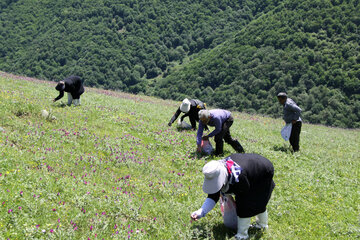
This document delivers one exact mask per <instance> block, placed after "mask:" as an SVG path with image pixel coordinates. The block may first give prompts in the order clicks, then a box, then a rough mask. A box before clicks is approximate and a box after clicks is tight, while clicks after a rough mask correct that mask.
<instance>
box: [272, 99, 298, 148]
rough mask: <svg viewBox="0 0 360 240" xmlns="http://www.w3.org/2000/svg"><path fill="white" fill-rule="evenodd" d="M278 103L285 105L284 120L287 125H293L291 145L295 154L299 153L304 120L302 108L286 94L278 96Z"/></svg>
mask: <svg viewBox="0 0 360 240" xmlns="http://www.w3.org/2000/svg"><path fill="white" fill-rule="evenodd" d="M277 98H278V101H279V103H280V104H281V105H283V119H284V121H285V123H286V124H291V126H292V127H291V134H290V139H289V141H290V144H291V146H292V148H293V150H294V152H297V151H299V149H300V146H299V142H300V133H301V125H302V119H301V117H300V115H301V111H302V110H301V108H300V107H299V106H298V105H296V103H295V102H294V100H292V99H291V98H288V96H287V94H286V93H285V92H280V93H278V95H277Z"/></svg>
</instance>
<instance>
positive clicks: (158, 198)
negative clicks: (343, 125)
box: [0, 73, 360, 239]
mask: <svg viewBox="0 0 360 240" xmlns="http://www.w3.org/2000/svg"><path fill="white" fill-rule="evenodd" d="M54 86H55V84H53V83H46V82H41V81H36V80H34V79H26V78H25V79H24V78H22V77H17V76H12V75H8V74H5V73H1V74H0V204H1V205H0V239H128V238H130V239H231V238H232V237H233V236H234V234H235V232H234V231H232V230H229V229H226V228H225V227H224V226H223V224H222V219H221V214H220V211H219V206H216V207H215V208H214V209H213V210H212V211H211V212H210V213H209V214H208V215H207V216H206V217H205V218H203V219H201V220H200V221H198V222H191V221H190V213H191V212H192V211H194V210H197V209H198V208H199V207H200V206H201V204H202V202H203V200H204V199H205V198H206V195H205V194H204V193H203V192H202V188H201V186H202V181H203V176H202V173H201V169H202V166H203V165H204V164H205V162H207V161H209V160H210V159H213V158H212V157H205V158H204V157H203V158H199V157H198V156H197V155H196V153H195V135H196V133H195V132H193V131H178V130H177V129H176V127H175V126H173V127H168V126H167V122H168V121H169V119H170V118H171V116H172V114H173V113H174V112H175V110H176V108H177V107H178V104H179V103H176V102H172V101H164V100H160V99H156V98H151V97H146V96H135V95H130V94H125V93H120V92H111V91H104V90H96V89H86V92H85V94H84V95H83V97H82V105H81V106H79V107H68V106H66V105H65V104H64V103H65V102H66V100H67V99H65V98H64V99H62V100H60V101H59V102H56V103H52V101H51V100H52V99H53V98H54V97H56V96H57V91H55V89H54ZM65 97H66V96H65ZM274 104H277V102H276V101H275V100H274ZM44 109H45V110H47V111H48V112H50V114H51V116H55V118H56V119H55V120H52V119H51V118H43V117H42V116H41V111H42V110H44ZM234 118H235V121H234V125H233V127H232V128H231V131H232V135H233V136H234V137H236V138H238V139H239V140H240V142H241V143H242V145H243V146H244V148H245V150H246V152H253V153H258V154H261V155H263V156H265V157H267V158H268V159H270V160H271V161H272V162H273V164H274V167H275V179H274V180H275V183H276V188H275V190H274V192H273V196H272V199H271V200H270V203H269V205H268V211H269V229H268V231H266V232H264V233H259V232H253V231H252V232H251V239H356V238H359V237H360V219H359V214H360V212H359V209H360V206H359V205H360V201H359V199H360V196H359V195H360V190H359V179H360V174H359V171H360V170H359V169H360V166H359V165H360V154H359V148H360V140H359V139H360V134H359V131H358V130H345V129H338V128H329V127H324V126H320V125H309V124H304V125H303V129H302V133H301V143H300V148H301V151H300V153H295V154H293V153H291V152H290V151H289V148H288V146H287V145H286V144H285V142H284V141H283V140H282V139H281V136H280V129H281V127H282V125H283V122H282V120H280V119H271V118H267V117H261V116H255V115H247V114H242V113H234ZM231 153H233V149H232V148H231V147H230V146H228V145H226V144H225V154H226V155H227V154H231Z"/></svg>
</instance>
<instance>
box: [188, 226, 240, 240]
mask: <svg viewBox="0 0 360 240" xmlns="http://www.w3.org/2000/svg"><path fill="white" fill-rule="evenodd" d="M191 229H192V232H193V234H192V238H191V239H215V240H225V239H231V238H232V237H234V236H235V234H236V231H235V230H232V229H230V228H227V227H225V226H224V224H222V223H218V224H215V225H214V226H212V227H211V226H209V225H208V224H207V223H198V224H196V225H193V226H192V227H191Z"/></svg>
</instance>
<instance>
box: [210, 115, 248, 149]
mask: <svg viewBox="0 0 360 240" xmlns="http://www.w3.org/2000/svg"><path fill="white" fill-rule="evenodd" d="M233 122H234V118H233V117H232V116H230V117H229V118H228V119H227V120H226V121H225V122H224V123H223V125H222V128H221V131H220V132H219V133H218V134H216V135H215V143H216V149H215V155H221V154H223V153H224V141H223V140H225V142H226V143H227V144H230V145H231V146H232V147H233V148H234V149H235V151H237V152H239V153H244V152H245V151H244V148H243V147H242V146H241V144H240V143H239V141H238V140H236V139H233V138H232V137H231V135H230V127H231V125H232V124H233Z"/></svg>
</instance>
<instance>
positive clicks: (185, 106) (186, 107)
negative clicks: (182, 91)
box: [180, 98, 191, 113]
mask: <svg viewBox="0 0 360 240" xmlns="http://www.w3.org/2000/svg"><path fill="white" fill-rule="evenodd" d="M190 107H191V102H190V101H189V99H187V98H185V99H184V101H183V102H182V103H181V105H180V111H182V112H184V113H187V112H188V111H189V110H190Z"/></svg>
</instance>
